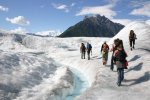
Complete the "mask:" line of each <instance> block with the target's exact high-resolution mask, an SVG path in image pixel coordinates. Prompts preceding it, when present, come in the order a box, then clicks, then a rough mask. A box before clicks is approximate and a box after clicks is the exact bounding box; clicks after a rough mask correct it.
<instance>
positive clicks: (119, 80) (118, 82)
mask: <svg viewBox="0 0 150 100" xmlns="http://www.w3.org/2000/svg"><path fill="white" fill-rule="evenodd" d="M117 72H118V81H117V85H118V86H120V85H121V70H120V68H118V69H117Z"/></svg>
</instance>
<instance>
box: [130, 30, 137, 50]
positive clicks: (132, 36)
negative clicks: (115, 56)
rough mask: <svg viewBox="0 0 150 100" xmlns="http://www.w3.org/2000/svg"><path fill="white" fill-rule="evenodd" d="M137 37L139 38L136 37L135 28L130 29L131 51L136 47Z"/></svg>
mask: <svg viewBox="0 0 150 100" xmlns="http://www.w3.org/2000/svg"><path fill="white" fill-rule="evenodd" d="M135 39H137V38H136V34H135V33H134V31H133V30H130V34H129V42H130V48H131V51H132V49H134V45H135Z"/></svg>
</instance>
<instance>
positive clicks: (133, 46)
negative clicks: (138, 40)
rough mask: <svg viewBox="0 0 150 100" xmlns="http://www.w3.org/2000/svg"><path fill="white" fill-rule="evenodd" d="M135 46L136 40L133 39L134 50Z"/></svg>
mask: <svg viewBox="0 0 150 100" xmlns="http://www.w3.org/2000/svg"><path fill="white" fill-rule="evenodd" d="M134 45H135V39H133V48H134Z"/></svg>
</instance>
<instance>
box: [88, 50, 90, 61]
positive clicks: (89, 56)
mask: <svg viewBox="0 0 150 100" xmlns="http://www.w3.org/2000/svg"><path fill="white" fill-rule="evenodd" d="M88 60H90V50H88Z"/></svg>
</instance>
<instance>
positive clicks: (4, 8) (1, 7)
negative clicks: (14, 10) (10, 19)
mask: <svg viewBox="0 0 150 100" xmlns="http://www.w3.org/2000/svg"><path fill="white" fill-rule="evenodd" d="M8 10H9V8H7V7H4V6H1V5H0V11H5V12H7V11H8Z"/></svg>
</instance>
